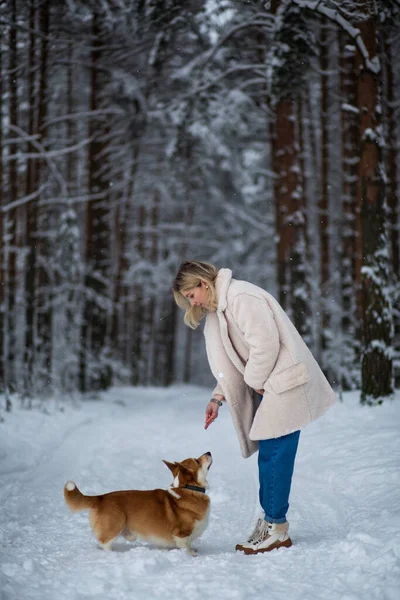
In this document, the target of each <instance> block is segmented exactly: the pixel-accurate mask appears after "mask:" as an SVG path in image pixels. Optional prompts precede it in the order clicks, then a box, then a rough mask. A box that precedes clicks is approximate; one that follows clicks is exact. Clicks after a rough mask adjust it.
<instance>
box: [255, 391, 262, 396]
mask: <svg viewBox="0 0 400 600" xmlns="http://www.w3.org/2000/svg"><path fill="white" fill-rule="evenodd" d="M254 391H255V392H257V394H260V396H264V390H254Z"/></svg>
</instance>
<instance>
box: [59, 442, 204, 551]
mask: <svg viewBox="0 0 400 600" xmlns="http://www.w3.org/2000/svg"><path fill="white" fill-rule="evenodd" d="M163 462H164V463H165V464H166V465H167V467H168V469H169V470H170V471H171V473H172V475H173V478H174V480H173V482H172V484H171V486H170V487H169V488H168V489H166V490H162V489H156V490H146V491H140V490H123V491H118V492H110V493H108V494H101V495H99V496H85V495H84V494H82V493H81V492H80V491H79V490H78V488H77V487H76V485H75V483H74V482H73V481H68V482H67V483H66V484H65V487H64V498H65V501H66V503H67V504H68V506H69V508H70V509H71V510H72V511H78V510H90V515H89V518H90V524H91V526H92V529H93V532H94V535H95V536H96V538H97V540H98V541H99V543H100V545H101V546H102V547H103V548H104V549H105V550H110V549H111V545H112V542H113V541H114V540H115V539H116V538H117V537H118V536H120V535H122V536H123V537H124V538H125V539H127V540H129V541H131V542H133V541H135V540H136V539H137V538H139V539H142V540H146V541H148V542H150V543H153V544H156V545H158V546H160V545H161V546H164V547H167V548H181V549H183V550H186V551H187V552H188V553H189V554H191V555H192V556H197V551H196V550H194V549H193V548H192V546H191V544H192V541H193V540H194V539H196V538H198V537H200V536H201V534H202V533H203V532H204V531H205V529H206V527H207V524H208V515H209V510H210V498H209V497H208V496H207V494H206V489H207V488H208V483H207V474H208V470H209V469H210V467H211V464H212V456H211V452H206V453H205V454H202V455H201V456H199V458H186V459H185V460H183V461H182V462H173V463H171V462H168V461H167V460H164V461H163Z"/></svg>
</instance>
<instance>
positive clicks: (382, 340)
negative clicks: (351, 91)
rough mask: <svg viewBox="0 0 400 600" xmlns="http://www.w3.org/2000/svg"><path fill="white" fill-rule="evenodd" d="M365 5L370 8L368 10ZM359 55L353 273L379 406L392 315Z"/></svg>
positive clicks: (373, 113) (370, 38)
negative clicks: (357, 163) (358, 135)
mask: <svg viewBox="0 0 400 600" xmlns="http://www.w3.org/2000/svg"><path fill="white" fill-rule="evenodd" d="M366 5H368V6H366ZM363 8H364V9H368V12H367V15H368V16H367V17H366V18H365V20H363V21H362V22H361V23H360V24H359V29H360V32H361V35H362V38H363V40H364V43H365V46H366V48H367V50H368V53H369V56H370V57H371V58H370V60H371V63H372V64H376V63H377V62H378V58H377V55H376V34H377V31H376V13H375V12H374V3H373V2H372V0H371V1H368V2H365V3H363ZM376 71H377V69H374V70H371V69H370V68H367V67H366V65H365V63H363V61H362V57H361V56H360V53H358V55H357V105H358V110H359V116H360V142H361V145H360V162H359V173H358V186H357V203H358V244H357V245H358V248H357V250H358V252H357V275H358V281H359V284H360V309H361V335H362V345H361V351H362V359H361V374H362V380H361V402H362V403H366V404H377V403H378V404H379V403H381V402H382V400H383V398H385V397H387V396H390V395H391V394H392V393H393V379H392V367H393V365H392V356H391V352H392V348H391V345H392V336H393V315H392V308H391V299H390V296H389V293H388V284H389V277H390V269H389V254H388V240H387V235H386V218H387V208H386V197H385V179H384V165H383V162H382V148H383V139H382V125H381V111H380V98H381V90H380V79H379V77H378V73H377V72H376Z"/></svg>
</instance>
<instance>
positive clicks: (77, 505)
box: [64, 481, 100, 512]
mask: <svg viewBox="0 0 400 600" xmlns="http://www.w3.org/2000/svg"><path fill="white" fill-rule="evenodd" d="M64 498H65V502H66V503H67V504H68V506H69V508H70V509H71V510H72V511H74V512H75V511H77V510H88V509H90V508H97V507H98V505H99V503H100V498H99V496H84V494H82V492H80V491H79V490H78V488H77V487H76V485H75V483H74V482H73V481H68V482H67V483H66V484H65V486H64Z"/></svg>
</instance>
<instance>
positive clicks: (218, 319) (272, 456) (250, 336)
mask: <svg viewBox="0 0 400 600" xmlns="http://www.w3.org/2000/svg"><path fill="white" fill-rule="evenodd" d="M172 289H173V293H174V297H175V301H176V302H177V304H178V306H180V307H181V308H183V309H184V310H185V316H184V322H185V324H186V325H188V326H189V327H192V328H193V329H195V328H196V327H197V326H198V325H199V323H200V320H201V319H202V318H203V317H204V316H206V322H205V327H204V336H205V341H206V349H207V357H208V362H209V365H210V368H211V371H212V373H213V375H214V377H215V378H216V380H217V386H216V387H215V389H214V391H213V394H212V398H211V400H210V402H209V403H208V405H207V408H206V420H205V429H207V427H209V425H211V423H213V422H214V421H215V419H216V418H217V417H218V410H219V408H220V406H222V405H223V403H224V402H226V403H227V404H228V406H229V408H230V411H231V414H232V418H233V422H234V425H235V428H236V431H237V434H238V437H239V442H240V446H241V450H242V454H243V456H244V458H247V457H249V456H251V455H252V454H253V453H254V452H256V450H257V449H258V450H259V453H258V470H259V480H260V492H259V499H260V504H261V506H262V509H263V511H264V515H263V517H262V518H260V519H258V521H257V524H256V526H255V529H254V531H253V532H252V534H251V535H250V537H249V538H248V540H247V541H246V542H244V543H240V544H237V546H236V549H237V550H241V551H244V552H245V553H246V554H258V553H261V552H268V551H269V550H273V549H274V548H280V547H289V546H291V545H292V542H291V540H290V537H289V534H288V530H289V524H288V522H287V520H286V513H287V510H288V508H289V492H290V485H291V480H292V474H293V467H294V460H295V456H296V451H297V444H298V440H299V435H300V429H301V428H302V427H304V426H305V425H307V423H310V422H311V421H314V420H315V419H317V418H318V417H320V416H321V415H322V414H323V413H324V412H325V411H326V410H327V409H328V408H329V407H330V406H331V405H332V404H333V403H334V402H335V394H334V392H333V390H332V388H331V387H330V385H329V383H328V381H327V380H326V378H325V376H324V375H323V373H322V371H321V369H320V368H319V366H318V364H317V362H316V361H315V359H314V357H313V356H312V354H311V352H310V351H309V349H308V348H307V346H306V345H305V343H304V341H303V340H302V338H301V336H300V334H299V333H298V331H297V329H296V328H295V327H294V325H293V323H292V322H291V321H290V319H289V317H288V316H287V314H286V313H285V312H284V310H283V309H282V307H281V306H280V305H279V303H278V302H277V301H276V300H275V299H274V298H273V296H271V295H270V294H269V293H268V292H266V291H264V290H263V289H261V288H259V287H257V286H256V285H253V284H251V283H248V282H246V281H237V280H235V279H232V271H231V270H230V269H220V270H217V268H216V267H215V266H214V265H211V264H209V263H204V262H198V261H189V262H184V263H182V264H181V266H180V267H179V271H178V273H177V275H176V278H175V281H174V282H173V286H172ZM260 397H261V400H262V401H261V403H260Z"/></svg>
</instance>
